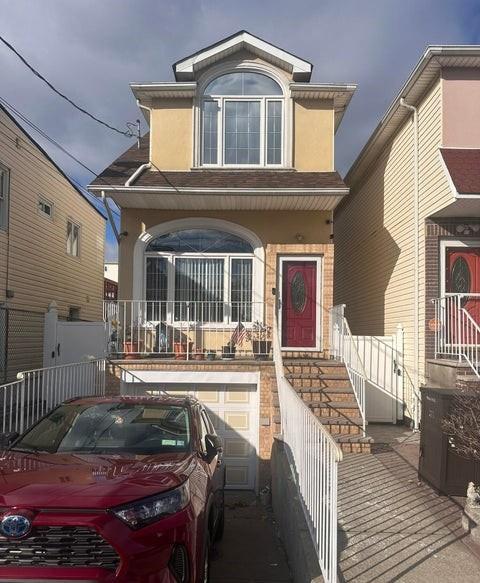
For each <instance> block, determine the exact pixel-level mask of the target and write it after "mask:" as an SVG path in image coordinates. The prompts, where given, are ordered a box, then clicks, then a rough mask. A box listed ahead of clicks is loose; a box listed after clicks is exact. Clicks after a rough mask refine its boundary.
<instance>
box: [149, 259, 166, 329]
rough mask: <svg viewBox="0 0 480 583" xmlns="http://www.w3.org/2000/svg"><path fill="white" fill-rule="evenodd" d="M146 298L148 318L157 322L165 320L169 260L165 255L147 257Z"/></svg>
mask: <svg viewBox="0 0 480 583" xmlns="http://www.w3.org/2000/svg"><path fill="white" fill-rule="evenodd" d="M145 299H146V300H147V319H148V320H153V321H155V322H159V321H163V320H165V319H166V316H167V306H166V300H167V260H166V258H165V257H147V279H146V285H145ZM148 302H152V303H148ZM154 302H161V303H160V304H158V303H154Z"/></svg>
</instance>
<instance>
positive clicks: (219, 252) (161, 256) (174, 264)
mask: <svg viewBox="0 0 480 583" xmlns="http://www.w3.org/2000/svg"><path fill="white" fill-rule="evenodd" d="M253 259H254V250H253V248H252V245H251V244H250V243H249V242H248V241H245V240H244V239H242V238H241V237H239V236H237V235H234V234H232V233H226V232H224V231H220V230H216V229H185V230H181V231H176V232H173V233H168V234H164V235H160V236H158V237H155V238H154V239H152V240H151V241H150V242H149V243H148V245H147V247H146V249H145V299H146V300H147V302H152V303H151V304H150V305H148V304H147V309H148V311H149V318H150V319H152V320H157V321H162V320H165V319H167V314H171V315H172V314H173V317H174V319H175V320H176V321H187V320H188V321H196V322H240V321H243V322H250V321H252V314H253V303H252V281H253Z"/></svg>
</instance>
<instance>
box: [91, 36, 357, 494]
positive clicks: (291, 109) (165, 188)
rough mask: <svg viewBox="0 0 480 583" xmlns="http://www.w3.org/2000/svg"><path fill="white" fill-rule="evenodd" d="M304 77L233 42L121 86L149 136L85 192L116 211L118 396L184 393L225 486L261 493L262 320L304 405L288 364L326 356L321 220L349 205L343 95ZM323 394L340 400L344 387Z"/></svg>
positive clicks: (254, 47)
mask: <svg viewBox="0 0 480 583" xmlns="http://www.w3.org/2000/svg"><path fill="white" fill-rule="evenodd" d="M312 68H313V67H312V64H311V63H309V62H308V61H306V60H304V59H301V58H299V57H297V56H295V55H293V54H291V53H289V52H287V51H285V50H283V49H281V48H279V47H276V46H273V45H271V44H269V43H267V42H265V41H264V40H262V39H260V38H257V37H255V36H253V35H252V34H249V33H248V32H246V31H240V32H238V33H236V34H234V35H232V36H230V37H228V38H225V39H223V40H221V41H219V42H217V43H215V44H213V45H211V46H209V47H206V48H204V49H202V50H199V51H198V52H196V53H194V54H192V55H189V56H188V57H185V58H183V59H181V60H179V61H178V62H176V63H175V64H174V65H173V72H174V76H175V80H174V81H168V82H154V83H133V84H132V85H131V89H132V91H133V93H134V95H135V97H136V99H137V102H138V106H139V108H140V110H141V111H142V113H143V115H144V116H145V119H146V121H147V123H148V125H149V133H148V134H146V135H145V136H143V138H142V139H141V141H140V145H139V147H137V146H136V145H135V146H133V147H132V148H130V149H129V150H127V151H126V152H125V153H124V154H122V155H121V156H120V157H119V158H118V159H117V160H115V161H114V162H113V163H112V165H111V166H109V167H108V168H106V169H105V170H104V171H103V172H102V173H101V175H100V176H99V177H98V178H97V179H96V180H94V181H93V183H92V184H91V185H90V186H89V188H90V190H91V192H92V193H95V194H96V195H97V196H101V195H102V194H104V195H105V196H108V197H111V198H112V199H113V200H114V201H115V203H116V204H117V205H118V206H119V207H120V208H121V229H120V230H121V232H122V234H121V236H120V247H119V298H120V299H119V301H118V302H117V303H114V304H113V305H112V304H107V306H106V314H107V318H108V321H109V325H110V352H111V353H112V354H113V355H114V356H115V355H116V356H117V358H118V362H119V363H120V364H121V366H122V367H123V370H128V371H129V374H128V375H126V376H125V377H123V381H124V385H125V386H128V388H129V390H133V388H134V387H135V384H136V383H138V382H140V381H144V382H148V383H149V387H150V388H152V387H157V389H158V390H162V389H164V390H169V391H180V392H182V391H185V390H187V391H191V392H194V393H196V394H197V395H199V396H200V398H201V399H202V400H203V402H205V403H206V404H207V405H208V407H209V409H210V412H211V413H212V416H213V418H214V420H215V423H216V426H217V430H218V431H219V433H220V434H221V435H222V437H223V438H224V440H225V459H226V467H227V484H228V486H229V487H236V488H241V487H243V488H254V487H258V486H259V485H263V484H264V483H265V481H266V478H265V476H266V475H267V474H266V472H267V473H268V462H269V459H270V452H271V447H272V440H273V436H274V434H275V433H276V431H277V430H278V426H279V419H278V396H277V394H276V383H275V371H274V367H273V363H272V352H271V345H272V333H273V332H272V329H273V325H274V311H275V308H276V307H278V310H279V315H278V324H279V328H280V336H281V343H282V348H283V351H284V355H285V356H286V357H289V358H290V359H291V360H290V361H289V363H288V364H289V367H290V368H289V372H290V374H291V375H292V379H293V380H294V381H295V382H296V384H297V389H298V391H299V392H300V393H301V392H302V389H303V388H304V389H305V391H304V392H303V395H304V397H305V398H310V395H311V394H313V393H314V389H313V388H312V386H310V387H304V386H303V384H302V383H303V381H304V380H306V381H308V379H310V378H311V377H312V378H313V377H314V375H313V374H311V373H312V370H311V369H310V368H308V369H307V370H306V373H305V375H303V374H302V370H305V369H303V368H302V362H300V363H299V364H296V361H295V360H294V359H295V358H304V359H305V358H310V359H317V360H318V359H322V358H324V357H327V356H328V354H329V336H328V326H329V309H330V307H331V306H332V299H333V241H332V237H331V233H332V226H331V222H332V221H331V219H332V212H333V209H334V208H335V207H336V205H337V204H338V203H339V202H340V201H341V200H342V199H343V198H344V197H345V196H346V195H347V194H348V188H347V187H346V186H345V184H344V182H343V181H342V179H341V178H340V176H339V174H338V173H337V172H336V171H335V165H334V146H335V132H336V130H337V128H338V126H339V124H340V122H341V120H342V117H343V115H344V112H345V109H346V107H347V106H348V103H349V101H350V99H351V97H352V95H353V93H354V91H355V86H354V85H351V84H343V85H341V84H336V85H333V84H327V83H312V82H311V75H312ZM322 362H323V361H322ZM327 364H328V363H327ZM330 364H331V366H332V367H333V366H334V363H330ZM312 366H313V368H314V369H316V368H317V364H316V363H315V362H314V363H313V364H312ZM328 370H330V372H332V370H335V369H332V368H330V369H328ZM328 370H327V368H326V369H325V370H324V371H323V374H324V381H322V382H324V384H325V386H327V384H328V382H327V381H328V379H330V377H329V376H328V374H327V373H328ZM309 371H310V372H309ZM309 375H310V376H309ZM335 382H336V383H337V386H336V387H333V390H334V391H335V390H336V391H339V392H340V393H342V390H343V393H345V395H346V398H348V399H349V400H350V401H351V400H352V398H351V395H350V391H351V389H350V388H349V380H348V377H345V375H344V374H343V376H342V375H340V376H339V377H338V378H336V377H335V378H334V379H333V380H332V383H331V384H332V385H333V384H334V383H335ZM342 383H343V385H345V386H344V387H343V385H342ZM310 384H312V383H310ZM318 384H319V381H318V380H317V385H318ZM342 387H343V388H342ZM317 388H318V387H317ZM343 393H342V394H343ZM340 396H342V395H340ZM317 405H318V403H317ZM350 405H351V406H352V410H354V409H355V407H356V404H353V405H352V404H351V403H349V406H350ZM355 411H357V410H356V409H355ZM357 412H358V411H357ZM318 413H319V415H321V414H323V413H325V411H324V409H322V408H321V407H319V408H318ZM326 414H329V413H326ZM355 418H356V417H355ZM337 421H338V418H337ZM342 423H343V419H342V420H341V421H338V423H336V424H335V425H334V426H333V425H332V427H334V428H336V429H337V430H338V431H339V432H340V430H341V429H342V428H341V427H340V425H342ZM345 423H347V421H345ZM348 423H350V422H348ZM351 423H352V424H353V421H352V422H351ZM342 427H343V426H342ZM356 430H357V427H356V426H353V425H352V433H354V432H355V433H356V432H357V431H356ZM357 438H359V436H358V435H357V436H356V438H355V439H357ZM353 441H354V440H352V442H353ZM355 443H356V442H355ZM262 472H264V473H262Z"/></svg>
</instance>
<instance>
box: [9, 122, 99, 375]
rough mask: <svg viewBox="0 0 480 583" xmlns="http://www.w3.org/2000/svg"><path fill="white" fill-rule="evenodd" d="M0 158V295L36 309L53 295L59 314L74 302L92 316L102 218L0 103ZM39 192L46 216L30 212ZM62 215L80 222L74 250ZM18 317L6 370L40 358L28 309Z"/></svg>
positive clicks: (20, 307)
mask: <svg viewBox="0 0 480 583" xmlns="http://www.w3.org/2000/svg"><path fill="white" fill-rule="evenodd" d="M15 140H18V142H17V144H16V143H15ZM0 161H1V162H2V163H3V164H4V165H6V166H7V167H8V168H9V169H10V205H9V228H8V232H7V233H5V232H1V231H0V302H3V301H5V300H6V294H5V292H6V289H9V290H11V291H13V293H14V297H13V298H10V299H8V300H7V301H8V306H9V307H10V308H12V309H13V310H22V311H24V312H25V311H26V312H34V313H44V312H45V311H46V309H47V307H48V305H49V303H50V302H52V301H53V300H54V301H56V302H57V304H58V308H59V313H60V315H61V316H67V314H68V309H69V307H70V306H74V307H78V308H80V317H81V318H82V319H85V320H98V319H99V318H101V315H102V297H103V271H104V268H103V261H104V238H105V221H104V219H103V218H102V217H101V216H100V214H99V213H98V212H96V211H95V210H94V209H93V208H92V207H91V205H90V204H89V203H88V202H87V201H86V200H85V199H83V198H82V197H81V196H80V195H79V193H78V192H77V191H76V190H75V189H74V188H73V187H72V186H71V185H70V183H69V182H68V181H67V180H66V179H65V178H64V177H63V176H62V175H61V174H60V173H59V172H58V170H57V169H56V168H55V166H54V165H53V164H52V163H51V162H50V161H49V160H48V159H47V158H46V157H45V156H44V155H43V154H42V153H41V151H39V150H38V149H37V148H36V147H35V145H34V144H33V143H32V142H31V141H30V140H28V138H27V137H26V136H25V135H24V134H23V132H21V131H20V130H19V129H18V127H17V126H16V125H15V124H14V123H13V122H12V120H11V119H10V118H9V117H8V116H7V115H6V114H5V113H4V112H2V111H0ZM39 196H42V197H44V198H45V199H47V200H48V201H50V202H51V203H53V205H54V211H53V219H52V220H50V219H49V218H47V217H45V216H43V215H41V214H40V213H39V212H38V198H39ZM67 218H71V219H72V220H73V221H75V222H76V223H78V224H79V225H80V226H81V235H80V257H71V256H69V255H67V253H66V229H67ZM7 251H8V281H7ZM24 312H22V313H24ZM17 314H20V312H17ZM18 317H19V318H20V316H18ZM16 319H17V320H18V318H16ZM21 319H22V329H23V332H22V334H23V335H24V337H25V338H26V340H25V343H24V344H22V346H24V349H23V350H22V346H20V345H19V338H20V336H18V335H16V339H15V350H14V354H17V355H21V358H20V356H19V357H18V358H19V359H20V360H21V362H20V361H19V362H10V363H9V369H10V370H12V371H13V369H16V368H17V364H18V366H19V368H30V367H31V364H30V363H33V365H34V366H36V365H37V364H38V363H39V362H40V363H41V358H40V355H41V352H42V349H43V346H42V344H43V342H40V341H39V339H40V337H41V334H40V333H39V332H38V330H39V328H38V322H36V321H35V324H33V322H32V326H34V329H33V328H32V333H31V335H30V336H29V332H28V325H27V324H28V317H25V316H22V317H21ZM31 319H32V320H33V319H34V317H32V318H31ZM37 319H38V318H37ZM28 338H29V339H28ZM33 338H36V341H35V342H33V343H32V339H33ZM27 339H28V340H27ZM12 343H13V340H11V346H12ZM15 360H18V359H15Z"/></svg>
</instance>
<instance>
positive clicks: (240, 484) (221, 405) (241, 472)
mask: <svg viewBox="0 0 480 583" xmlns="http://www.w3.org/2000/svg"><path fill="white" fill-rule="evenodd" d="M162 389H163V390H165V391H167V392H169V393H170V394H186V393H188V394H190V395H194V396H195V397H197V399H198V400H199V401H202V403H203V404H204V405H205V408H206V409H207V411H208V413H209V417H210V419H211V420H212V423H213V425H214V426H215V430H216V431H217V433H218V435H219V436H220V438H221V439H222V442H223V460H224V464H225V474H226V487H227V488H229V489H232V490H254V489H256V478H257V465H258V457H257V451H258V432H259V427H258V422H259V412H258V392H257V386H256V385H237V384H232V385H223V384H222V385H220V384H193V385H192V384H179V383H162Z"/></svg>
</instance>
